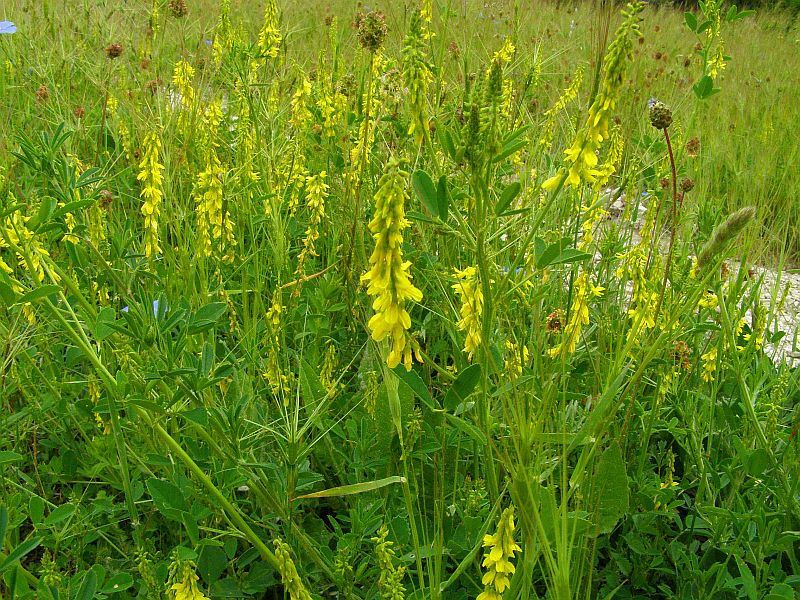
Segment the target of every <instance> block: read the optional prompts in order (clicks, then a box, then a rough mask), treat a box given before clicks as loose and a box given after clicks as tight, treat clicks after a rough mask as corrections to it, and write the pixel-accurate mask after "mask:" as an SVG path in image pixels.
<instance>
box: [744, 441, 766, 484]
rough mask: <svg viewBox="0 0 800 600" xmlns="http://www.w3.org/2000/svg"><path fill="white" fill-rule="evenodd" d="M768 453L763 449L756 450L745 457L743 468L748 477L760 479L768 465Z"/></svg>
mask: <svg viewBox="0 0 800 600" xmlns="http://www.w3.org/2000/svg"><path fill="white" fill-rule="evenodd" d="M770 462H771V461H770V458H769V452H767V451H766V450H765V449H764V448H756V449H755V450H753V451H752V452H750V454H749V455H748V456H747V460H745V464H744V468H745V471H747V474H748V475H750V477H761V476H762V475H763V474H764V471H766V470H767V467H769V465H770Z"/></svg>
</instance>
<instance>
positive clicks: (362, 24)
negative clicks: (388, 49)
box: [353, 10, 389, 52]
mask: <svg viewBox="0 0 800 600" xmlns="http://www.w3.org/2000/svg"><path fill="white" fill-rule="evenodd" d="M353 27H354V28H355V30H356V37H357V38H358V43H359V44H361V47H362V48H364V49H365V50H368V51H370V52H377V51H378V50H380V49H381V47H383V41H384V40H385V39H386V36H387V34H388V33H389V28H388V27H387V26H386V15H385V14H383V13H382V12H381V11H379V10H370V11H368V12H363V11H358V12H357V13H356V17H355V19H354V20H353Z"/></svg>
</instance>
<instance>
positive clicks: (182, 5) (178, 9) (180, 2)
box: [169, 0, 189, 19]
mask: <svg viewBox="0 0 800 600" xmlns="http://www.w3.org/2000/svg"><path fill="white" fill-rule="evenodd" d="M169 10H170V12H172V16H173V17H175V18H177V19H180V18H181V17H185V16H186V15H187V14H189V9H188V8H187V6H186V0H169Z"/></svg>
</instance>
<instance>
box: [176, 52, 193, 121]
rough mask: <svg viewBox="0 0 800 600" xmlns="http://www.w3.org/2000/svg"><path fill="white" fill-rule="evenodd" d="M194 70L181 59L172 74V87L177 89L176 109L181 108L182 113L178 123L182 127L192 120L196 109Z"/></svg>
mask: <svg viewBox="0 0 800 600" xmlns="http://www.w3.org/2000/svg"><path fill="white" fill-rule="evenodd" d="M193 80H194V68H193V67H192V65H190V64H189V63H188V62H186V61H185V60H183V59H181V60H179V61H178V62H177V64H176V65H175V70H174V71H173V73H172V85H173V87H174V88H175V91H174V93H175V96H174V98H173V101H174V105H173V106H174V108H180V109H181V112H180V114H179V115H178V123H179V124H180V125H181V127H183V126H185V125H186V124H187V123H188V122H189V119H190V118H191V113H192V109H193V108H194V102H195V93H194V86H193Z"/></svg>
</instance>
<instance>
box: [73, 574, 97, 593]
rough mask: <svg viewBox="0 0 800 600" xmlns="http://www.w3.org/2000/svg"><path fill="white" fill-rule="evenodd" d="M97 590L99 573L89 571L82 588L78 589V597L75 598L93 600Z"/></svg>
mask: <svg viewBox="0 0 800 600" xmlns="http://www.w3.org/2000/svg"><path fill="white" fill-rule="evenodd" d="M96 590H97V573H95V572H94V571H91V570H89V571H87V572H86V575H85V576H84V578H83V581H82V582H81V587H80V588H78V595H77V596H75V600H92V599H93V598H94V593H95V591H96Z"/></svg>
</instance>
